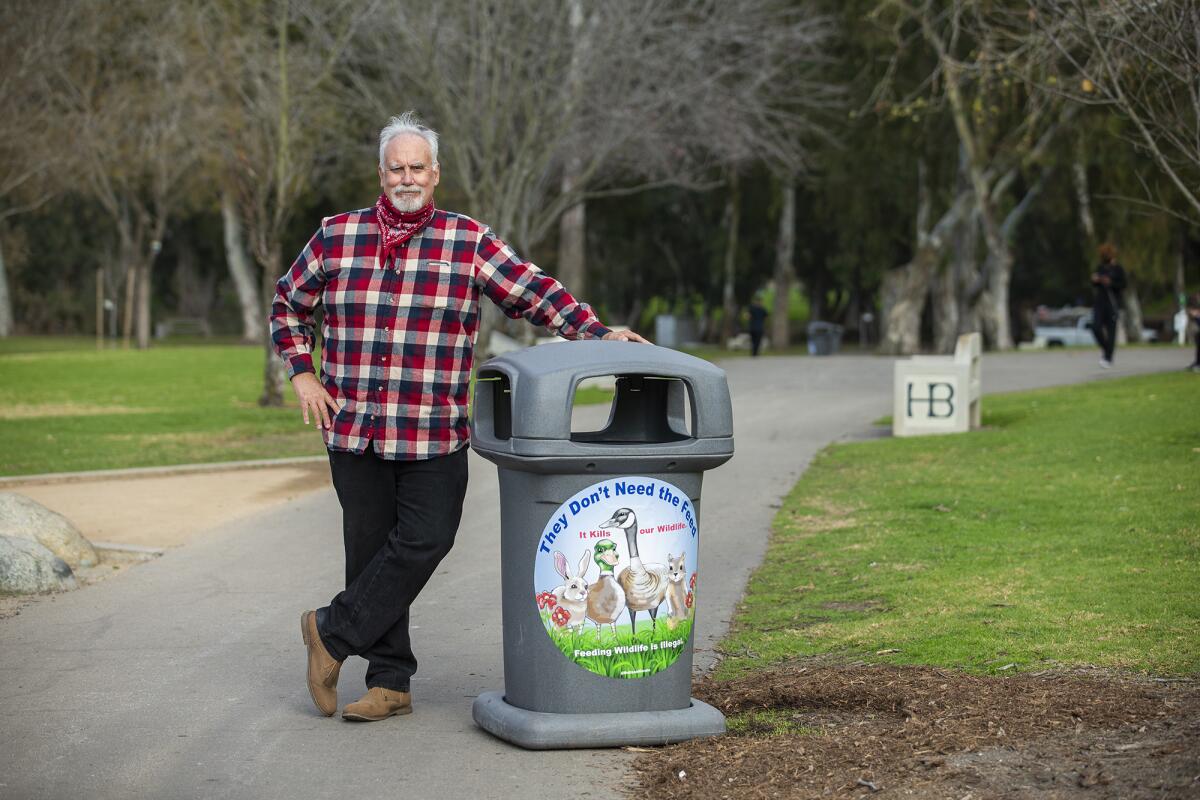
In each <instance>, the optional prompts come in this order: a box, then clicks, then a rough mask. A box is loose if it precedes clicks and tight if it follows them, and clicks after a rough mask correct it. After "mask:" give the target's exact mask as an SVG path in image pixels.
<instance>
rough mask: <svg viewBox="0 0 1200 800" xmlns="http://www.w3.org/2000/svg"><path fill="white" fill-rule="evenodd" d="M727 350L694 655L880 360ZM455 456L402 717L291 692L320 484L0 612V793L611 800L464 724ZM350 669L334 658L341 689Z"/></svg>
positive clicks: (471, 612)
mask: <svg viewBox="0 0 1200 800" xmlns="http://www.w3.org/2000/svg"><path fill="white" fill-rule="evenodd" d="M1187 355H1188V354H1186V353H1184V351H1182V350H1175V349H1173V348H1172V349H1169V350H1168V349H1166V348H1163V349H1140V350H1124V351H1122V352H1121V353H1120V354H1119V362H1118V363H1119V366H1118V367H1117V368H1116V369H1114V370H1111V371H1108V372H1101V371H1100V370H1099V369H1098V367H1097V366H1096V358H1095V356H1094V355H1093V353H1092V352H1091V351H1090V350H1089V351H1087V352H1086V353H1085V352H1057V353H1039V354H1008V355H1001V356H985V358H984V365H983V375H984V390H985V392H996V391H1004V390H1012V389H1023V388H1032V387H1036V386H1044V385H1053V384H1062V383H1069V382H1079V381H1088V380H1095V379H1108V378H1111V377H1118V376H1121V375H1129V374H1134V373H1140V372H1152V371H1164V370H1173V369H1177V368H1180V367H1181V366H1182V365H1183V364H1184V363H1186V362H1187ZM726 367H727V370H728V373H729V379H730V385H731V387H732V390H733V397H734V405H735V426H736V427H735V434H736V437H737V438H736V441H737V445H736V446H737V455H736V456H735V457H734V459H733V461H732V462H730V463H729V464H727V465H726V466H724V467H722V468H720V469H718V470H716V471H714V472H712V473H710V474H709V476H708V477H707V478H706V483H705V488H704V498H705V501H704V506H703V508H702V529H703V535H702V546H701V551H700V552H701V559H702V561H703V564H702V569H703V571H704V574H705V576H706V581H705V591H704V595H703V598H702V600H701V604H700V606H699V610H700V619H699V628H698V635H697V647H698V648H700V649H699V651H698V662H699V663H700V664H701V665H705V664H708V663H711V651H710V650H709V649H708V648H710V647H711V645H712V642H713V641H714V640H715V639H716V638H717V637H719V635H720V634H721V632H722V631H723V629H724V627H725V624H726V622H727V620H728V619H729V617H730V615H731V614H732V613H733V610H734V607H735V604H736V601H737V599H738V597H739V596H740V594H741V591H742V588H743V586H744V585H745V580H746V577H747V576H748V574H749V572H750V570H751V569H752V568H753V567H754V565H755V564H757V563H758V562H759V561H760V560H761V558H762V554H763V551H764V549H765V547H766V539H767V531H768V526H769V523H770V520H771V517H772V515H773V513H774V507H775V506H776V504H778V502H779V500H780V498H781V497H782V496H783V495H784V494H785V493H786V492H787V490H788V489H789V488H790V487H791V486H792V484H793V483H794V482H795V480H796V479H797V477H798V476H799V475H800V473H801V472H802V471H803V469H804V468H805V466H806V465H807V464H808V462H809V460H810V459H811V458H812V456H813V455H814V454H815V453H816V452H817V451H818V450H819V449H820V448H821V447H823V446H824V445H826V444H828V443H829V442H831V441H834V440H838V439H844V438H856V437H862V436H869V435H873V428H872V426H871V421H872V420H874V419H877V418H878V417H880V416H882V415H884V414H887V413H889V411H890V388H891V360H890V359H885V358H874V357H865V356H860V357H833V358H822V359H815V358H805V359H794V358H771V359H759V360H753V361H752V360H750V359H738V360H732V361H729V362H727V364H726ZM471 469H472V470H473V473H474V474H473V479H472V482H471V488H470V491H469V494H468V499H467V507H468V513H467V515H466V517H465V519H464V522H463V525H462V529H461V531H460V534H459V540H458V545H457V547H456V548H455V550H454V552H453V553H452V554H451V555H450V557H449V558H447V559H446V561H445V562H444V564H443V566H442V567H441V569H440V570H439V572H438V574H437V575H436V576H435V577H434V579H433V580H432V581H431V583H430V584H429V586H428V588H427V589H426V590H425V592H424V594H423V595H422V597H421V599H420V601H419V602H418V604H417V605H416V607H415V608H414V611H413V622H414V628H415V631H414V640H415V642H416V645H417V648H418V654H419V655H420V656H421V659H422V668H421V671H420V673H419V674H418V676H417V677H416V679H415V680H414V683H413V689H414V696H415V701H416V706H417V710H416V713H415V714H414V715H413V716H411V717H406V718H399V719H392V720H388V721H386V722H380V723H374V724H358V725H355V724H349V723H344V722H342V721H341V720H340V719H338V718H336V717H335V718H332V719H326V718H323V717H320V716H318V715H317V714H316V712H315V711H314V709H313V707H312V704H311V702H310V700H309V698H308V693H307V691H306V690H305V688H304V685H303V659H304V654H303V649H302V646H301V644H300V638H299V631H298V618H299V612H300V611H301V610H302V609H304V608H309V607H313V606H315V605H318V604H320V603H322V602H324V601H326V600H327V599H328V598H329V597H330V596H331V595H332V594H334V593H335V592H336V591H337V590H338V588H339V585H338V584H339V580H340V577H341V572H342V554H341V542H340V534H339V529H340V525H339V513H338V508H337V503H336V500H335V498H334V497H333V495H332V493H331V492H318V493H315V494H312V495H309V496H307V497H304V498H301V499H298V500H297V501H295V502H293V503H291V504H288V505H285V506H281V507H279V508H277V509H275V510H272V511H270V512H265V513H260V514H258V515H257V516H252V517H248V518H244V519H241V520H239V521H237V522H235V523H232V524H228V525H226V526H224V527H223V528H221V529H220V530H218V531H216V532H214V533H213V534H211V535H209V536H206V537H204V538H202V539H200V540H198V541H196V542H194V543H193V544H191V545H189V546H187V547H183V548H180V549H178V550H175V551H172V552H169V553H167V554H166V555H165V556H163V557H162V558H160V559H158V560H156V561H154V562H152V563H148V564H146V565H144V566H141V567H138V568H136V569H134V570H131V571H130V573H129V574H127V575H124V576H122V577H121V578H120V579H119V580H112V581H106V582H103V583H100V584H98V585H95V586H92V587H89V588H86V589H83V590H80V591H77V592H74V593H71V594H66V595H58V596H55V597H53V598H51V599H43V600H40V601H38V602H36V603H34V604H33V605H31V606H29V607H27V608H25V609H24V610H23V611H22V613H21V614H20V615H19V616H16V617H13V618H9V619H5V620H0V675H3V676H4V681H3V684H2V685H0V716H2V718H3V720H4V722H3V731H4V732H3V736H2V737H0V797H12V798H22V799H25V798H71V800H76V799H77V798H97V799H99V798H121V799H122V800H123V799H124V798H129V797H154V798H163V799H165V798H176V797H178V798H227V797H228V798H244V797H255V798H289V799H291V798H326V797H333V796H340V795H348V794H351V793H352V794H353V796H354V797H356V798H361V799H363V800H365V799H366V798H376V797H378V798H388V800H392V799H393V798H396V797H414V798H429V797H438V798H447V800H448V799H449V798H459V797H486V798H510V797H511V798H522V800H526V799H527V798H529V797H531V796H538V797H559V796H571V797H595V798H602V797H603V798H607V797H611V796H612V795H613V794H614V793H615V791H614V790H615V789H616V788H617V787H619V786H620V785H621V783H622V781H623V779H624V775H625V766H626V764H627V763H628V760H629V758H630V755H629V754H628V753H625V752H624V751H621V750H608V751H563V752H537V753H533V752H526V751H522V750H519V749H517V748H514V747H511V746H509V745H507V744H505V743H503V742H500V741H498V740H496V739H493V738H491V737H490V736H488V735H487V734H485V733H483V732H481V731H480V730H478V729H477V728H476V727H475V726H474V724H473V723H472V721H471V715H470V705H471V699H472V698H473V697H474V696H476V695H477V694H479V693H480V692H482V691H485V690H488V689H498V688H502V686H503V675H502V671H501V653H500V642H501V631H500V609H499V606H498V598H499V594H500V592H499V582H500V570H499V564H498V563H497V562H498V558H499V542H498V535H499V531H498V530H497V525H496V519H497V516H498V515H497V513H496V506H497V502H498V499H497V489H496V479H495V475H494V470H493V468H492V466H491V465H490V464H488V463H487V462H485V461H483V460H482V459H480V458H478V457H476V456H474V455H472V461H471ZM718 576H720V577H719V578H718ZM362 675H363V665H362V663H361V662H360V661H358V660H357V659H355V660H352V661H351V662H348V664H347V666H346V668H345V669H344V670H343V671H342V681H341V686H342V687H343V691H342V698H343V701H345V700H346V699H349V698H350V697H352V696H357V694H358V692H359V690H360V688H361V686H362Z"/></svg>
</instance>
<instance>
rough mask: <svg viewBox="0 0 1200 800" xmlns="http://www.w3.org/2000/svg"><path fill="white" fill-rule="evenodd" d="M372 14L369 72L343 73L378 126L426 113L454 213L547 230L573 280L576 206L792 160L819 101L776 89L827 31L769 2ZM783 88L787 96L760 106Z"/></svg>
mask: <svg viewBox="0 0 1200 800" xmlns="http://www.w3.org/2000/svg"><path fill="white" fill-rule="evenodd" d="M382 19H383V20H384V23H383V24H380V25H378V26H376V27H374V28H372V30H371V31H370V34H369V36H368V37H367V44H366V46H365V47H364V48H363V49H362V51H361V55H362V57H363V58H364V59H365V63H366V64H368V65H369V68H363V69H360V70H355V71H354V74H355V75H356V76H357V77H358V80H359V86H360V94H361V96H362V97H363V98H365V99H366V100H367V101H368V102H369V103H371V104H374V107H375V109H376V111H377V113H378V114H379V116H380V117H381V118H382V117H384V116H386V115H387V114H391V113H395V111H396V110H397V105H396V104H397V103H398V102H399V103H401V104H402V105H403V106H406V107H408V106H418V107H421V108H423V109H424V110H425V112H426V115H427V116H428V118H429V121H430V123H431V124H432V125H434V126H435V127H437V128H438V129H439V130H441V131H443V132H444V133H445V134H446V136H445V139H444V140H443V142H444V146H443V150H442V155H441V160H442V162H443V176H444V178H447V179H448V180H449V181H450V183H451V184H452V185H453V187H454V189H455V190H457V191H458V192H461V194H462V197H463V199H464V200H465V204H466V211H467V212H468V213H470V214H472V215H474V216H478V217H480V218H481V219H483V220H485V221H486V222H488V223H489V224H491V225H492V226H493V227H494V228H495V229H496V230H497V231H498V232H499V233H500V234H501V235H502V236H504V237H505V238H506V239H509V240H510V241H512V242H513V243H514V244H515V245H516V246H517V247H518V248H519V249H522V250H528V248H530V247H532V246H534V245H536V244H538V243H540V242H541V241H542V240H543V239H544V238H545V237H546V236H547V234H548V233H549V232H550V231H552V230H554V228H555V227H556V226H560V228H559V229H560V236H562V237H563V239H562V240H561V241H560V245H561V246H562V248H563V251H564V253H565V254H566V256H565V258H564V266H567V267H568V269H573V270H576V271H578V269H579V264H580V263H581V259H580V258H579V255H578V254H579V252H580V248H581V246H582V242H583V239H582V231H583V225H584V216H583V210H582V203H583V202H585V201H586V200H587V199H589V198H592V197H597V196H606V195H607V196H612V195H620V194H627V193H631V192H635V191H641V190H643V189H645V188H648V187H651V186H657V185H666V184H673V185H684V186H700V185H704V184H705V183H707V182H709V181H710V180H711V173H710V171H709V166H712V165H718V164H725V163H742V159H743V154H744V158H745V159H746V160H748V159H750V158H759V159H767V158H771V157H774V156H783V155H785V154H790V153H791V152H792V151H794V150H795V146H794V141H795V139H796V133H797V132H798V131H803V130H804V129H805V128H806V127H807V126H809V125H810V124H811V120H810V119H809V118H808V117H807V116H806V114H805V113H804V111H805V110H806V109H807V108H809V107H811V105H812V104H815V103H818V102H821V101H822V100H823V98H824V97H825V92H824V91H813V92H811V99H809V100H808V101H807V102H808V104H809V105H806V104H805V102H804V99H803V98H802V97H801V89H802V88H803V86H802V85H799V84H798V82H797V81H796V80H788V81H780V80H779V79H780V77H781V76H786V77H788V78H791V77H792V74H791V73H789V69H790V68H791V67H794V66H795V65H796V64H798V63H800V61H802V60H803V59H807V58H811V57H812V54H813V52H814V49H815V48H816V46H817V45H818V43H819V42H820V41H822V40H823V37H824V35H825V33H824V31H825V29H826V28H827V26H828V23H827V21H825V20H824V19H813V18H811V15H810V16H807V17H806V16H805V15H804V14H803V13H802V10H801V9H790V8H788V7H787V6H785V5H783V4H778V3H774V2H766V0H739V2H724V3H718V2H712V0H688V1H687V2H682V3H680V2H663V1H659V2H642V1H641V0H613V2H608V3H584V2H582V1H580V2H570V3H565V4H559V3H544V2H538V0H505V1H504V2H497V3H489V4H480V3H475V2H471V0H448V2H443V3H439V4H438V5H437V6H435V7H434V8H433V9H425V8H422V9H419V10H417V9H410V8H409V7H408V6H407V5H405V4H401V3H390V4H388V6H387V7H386V13H385V14H383V16H382ZM806 75H807V73H804V72H800V73H799V77H800V78H804V77H806ZM780 86H784V87H786V88H787V91H789V92H791V93H792V94H790V95H788V99H789V100H790V102H780V103H776V104H773V105H771V104H768V103H766V102H765V100H764V98H770V97H771V96H772V95H771V93H772V92H773V91H777V88H776V87H780ZM730 120H733V122H732V123H731V122H730ZM789 126H790V129H788V131H787V134H788V135H786V136H785V135H783V134H782V131H784V130H785V129H787V128H789ZM734 131H736V132H737V134H738V135H734ZM756 131H761V134H760V135H759V136H758V139H757V141H753V140H752V137H751V134H752V133H754V132H756ZM768 131H769V134H768ZM727 133H728V135H726V134H727ZM718 140H720V141H721V142H722V143H723V144H722V145H721V146H718V145H717V144H716V142H717V141H718ZM726 142H732V144H731V145H729V146H726V145H725V144H724V143H726ZM730 148H732V150H730ZM789 163H790V162H789ZM564 213H566V218H565V219H564ZM572 264H573V265H574V266H572ZM578 277H579V276H578V275H576V274H574V273H572V275H571V279H572V280H577V279H578ZM573 288H574V287H573Z"/></svg>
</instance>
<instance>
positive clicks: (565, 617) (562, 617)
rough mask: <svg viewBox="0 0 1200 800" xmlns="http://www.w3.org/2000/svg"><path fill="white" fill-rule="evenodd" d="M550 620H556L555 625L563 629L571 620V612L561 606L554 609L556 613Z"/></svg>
mask: <svg viewBox="0 0 1200 800" xmlns="http://www.w3.org/2000/svg"><path fill="white" fill-rule="evenodd" d="M550 619H552V620H554V624H555V625H557V626H558V627H560V628H561V627H563V626H564V625H566V624H567V622H568V621H569V620H570V619H571V612H570V611H567V610H566V609H565V608H563V607H562V606H559V607H558V608H556V609H554V613H553V614H551V615H550Z"/></svg>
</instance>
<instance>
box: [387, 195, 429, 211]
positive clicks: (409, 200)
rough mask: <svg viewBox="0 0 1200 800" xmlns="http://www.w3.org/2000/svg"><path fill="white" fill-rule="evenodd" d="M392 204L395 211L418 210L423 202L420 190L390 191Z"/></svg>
mask: <svg viewBox="0 0 1200 800" xmlns="http://www.w3.org/2000/svg"><path fill="white" fill-rule="evenodd" d="M392 205H394V206H395V207H396V210H397V211H403V212H405V213H411V212H413V211H420V210H421V207H422V206H424V205H425V203H424V202H423V201H422V200H421V193H420V192H392Z"/></svg>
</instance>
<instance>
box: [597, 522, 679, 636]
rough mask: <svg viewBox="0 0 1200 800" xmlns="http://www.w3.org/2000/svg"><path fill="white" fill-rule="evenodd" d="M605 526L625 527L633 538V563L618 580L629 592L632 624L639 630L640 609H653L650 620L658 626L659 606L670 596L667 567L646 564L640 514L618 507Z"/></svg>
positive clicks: (628, 604) (633, 629)
mask: <svg viewBox="0 0 1200 800" xmlns="http://www.w3.org/2000/svg"><path fill="white" fill-rule="evenodd" d="M600 527H601V528H623V529H624V531H625V540H626V541H627V542H629V566H628V567H626V568H625V569H623V570H621V574H620V575H618V576H617V583H618V584H620V586H621V590H622V591H623V592H625V608H627V609H628V610H629V628H630V630H632V631H633V632H634V633H635V634H636V633H637V612H639V611H649V612H650V624H651V626H652V627H653V628H657V627H658V607H659V606H660V605H662V602H663V599H664V598H666V596H667V587H668V586H669V585H670V581H669V580H668V579H667V568H666V567H665V566H663V565H662V564H643V563H642V559H641V557H640V556H639V555H638V548H637V535H638V523H637V515H636V514H634V513H633V510H632V509H629V508H618V509H617V510H616V512H615V513H614V514H613V515H612V517H610V518H609V519H608V520H607V521H605V522H601V523H600Z"/></svg>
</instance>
